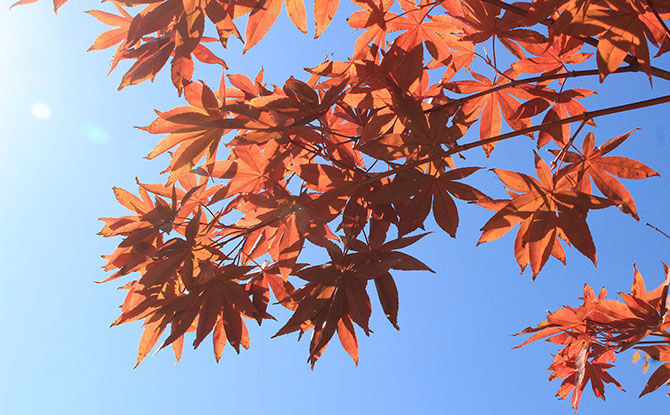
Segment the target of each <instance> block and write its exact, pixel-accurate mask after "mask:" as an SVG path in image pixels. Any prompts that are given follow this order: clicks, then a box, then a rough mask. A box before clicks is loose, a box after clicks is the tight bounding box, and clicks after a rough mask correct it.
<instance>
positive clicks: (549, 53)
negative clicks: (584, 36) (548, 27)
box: [512, 34, 593, 74]
mask: <svg viewBox="0 0 670 415" xmlns="http://www.w3.org/2000/svg"><path fill="white" fill-rule="evenodd" d="M583 44H584V43H583V42H582V41H581V40H579V39H578V38H575V37H572V36H567V35H565V34H558V35H555V36H552V37H551V38H550V41H549V45H548V47H547V46H546V45H544V44H540V43H529V44H527V45H524V46H525V48H526V50H528V51H529V52H531V53H532V54H533V55H535V56H534V57H532V58H525V59H521V60H518V61H516V62H514V63H513V64H512V69H514V70H515V71H518V72H523V73H544V74H551V73H562V72H565V71H566V68H567V67H566V65H576V64H580V63H582V62H584V61H586V60H587V59H588V58H589V57H590V56H591V55H593V54H592V53H582V52H579V51H580V50H581V48H582V46H583Z"/></svg>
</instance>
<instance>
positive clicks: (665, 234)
mask: <svg viewBox="0 0 670 415" xmlns="http://www.w3.org/2000/svg"><path fill="white" fill-rule="evenodd" d="M645 225H647V226H649V227H650V228H651V229H653V230H655V231H656V232H658V233H660V234H661V235H663V236H665V237H666V238H668V239H670V235H668V234H667V233H665V232H663V231H662V230H660V229H658V228H657V227H656V226H654V225H652V224H651V223H649V222H647V223H645Z"/></svg>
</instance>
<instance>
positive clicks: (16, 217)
mask: <svg viewBox="0 0 670 415" xmlns="http://www.w3.org/2000/svg"><path fill="white" fill-rule="evenodd" d="M6 5H7V6H8V5H9V2H7V3H6ZM103 6H105V5H103ZM84 7H86V6H84V5H83V2H81V1H79V2H77V1H72V2H71V3H68V4H66V5H65V6H64V7H63V8H62V9H61V11H60V12H59V15H58V16H54V15H53V12H52V9H51V5H50V3H49V2H40V3H38V4H36V5H32V6H25V7H19V8H15V9H13V10H11V11H8V10H7V7H5V6H0V39H1V41H0V127H1V130H0V178H1V180H0V198H1V201H2V202H1V203H0V289H1V292H2V294H0V328H1V331H2V334H1V338H2V341H0V413H1V414H10V415H11V414H42V413H49V414H88V413H95V414H118V413H129V414H135V413H164V414H173V413H174V414H179V413H205V412H206V411H207V412H208V413H241V414H261V413H269V412H272V413H275V414H302V413H312V412H319V413H322V414H339V413H343V412H344V413H353V414H356V413H366V414H378V413H379V414H407V413H419V412H420V411H425V412H427V413H444V414H447V413H449V414H451V413H453V414H462V413H465V414H488V413H504V414H534V413H538V411H539V413H543V414H569V413H572V410H571V409H570V403H569V401H557V400H556V399H555V398H554V397H553V396H554V394H555V393H556V390H557V388H558V385H559V382H558V381H554V382H552V383H550V382H548V381H547V377H548V375H549V372H547V371H546V368H547V367H548V366H549V364H550V363H551V359H552V358H551V356H550V353H555V352H556V351H558V349H557V348H556V347H554V346H553V345H551V344H547V343H544V342H538V343H536V344H532V345H530V346H527V347H525V348H523V349H520V350H513V349H512V347H513V346H515V345H517V344H519V343H521V341H522V339H520V338H518V337H511V336H510V334H512V333H515V332H517V331H520V330H521V329H523V328H524V327H526V326H529V325H535V324H537V323H538V322H539V321H541V320H542V319H544V317H545V316H546V310H547V309H549V310H554V309H556V308H559V307H560V306H562V305H564V304H570V305H577V304H578V303H579V300H578V297H580V296H581V292H582V287H583V284H584V283H585V282H588V283H589V284H590V285H592V286H593V287H595V288H596V289H598V288H600V287H601V286H602V285H606V286H607V288H608V291H609V292H610V293H611V295H615V293H616V292H619V291H628V290H629V289H630V283H631V281H632V275H633V273H632V267H633V263H634V262H635V261H637V264H638V268H639V269H640V270H641V272H642V273H643V275H644V276H645V278H646V280H647V284H648V286H652V285H653V286H656V285H657V284H659V283H660V282H661V281H662V267H661V261H662V260H665V261H666V262H669V261H670V254H669V251H668V249H669V248H670V241H668V240H666V239H664V238H663V237H661V236H660V235H658V234H657V233H655V232H653V231H652V230H651V229H650V228H648V227H645V226H644V225H643V223H644V222H645V221H649V222H651V223H653V224H654V225H656V226H658V227H659V228H661V229H664V230H666V231H669V230H670V218H669V216H668V205H669V203H670V185H669V183H670V181H668V180H669V179H670V164H669V163H668V160H669V156H670V154H669V153H670V126H668V125H667V119H668V116H669V115H670V106H668V105H666V106H661V107H656V108H652V109H644V110H639V111H636V112H633V113H627V114H620V115H618V116H613V117H612V116H610V117H608V118H601V119H599V120H597V122H598V124H599V128H598V130H597V131H596V138H597V139H598V140H599V141H598V142H602V141H603V140H605V139H607V138H610V137H612V136H615V135H618V134H620V133H623V132H626V131H628V130H630V129H632V128H635V127H641V128H642V130H641V131H639V132H636V133H635V134H634V135H633V136H632V137H631V138H630V139H629V140H628V141H627V142H626V143H625V144H624V145H622V146H621V147H620V148H619V149H618V150H617V152H616V153H615V154H616V155H624V156H628V157H632V158H635V159H638V160H640V161H642V162H644V163H646V164H648V165H649V166H651V167H652V168H654V169H656V170H657V171H658V172H659V173H660V174H661V176H662V177H661V178H652V179H648V180H646V181H643V182H632V181H628V182H626V185H627V187H628V189H629V190H630V191H631V194H632V195H633V197H634V199H635V201H636V203H637V206H638V211H639V213H640V217H641V220H642V222H641V223H637V222H635V221H634V220H633V219H632V218H630V217H628V216H626V215H623V214H621V213H620V212H618V211H617V210H615V209H608V210H605V211H596V212H592V213H591V214H590V215H589V217H590V222H589V223H590V225H591V229H592V233H593V234H594V239H595V243H596V247H597V249H598V262H599V265H598V268H597V269H595V268H594V267H593V265H592V264H591V263H590V262H589V261H588V260H587V259H586V258H584V257H583V256H581V255H580V254H579V253H578V252H577V251H576V250H574V249H571V248H568V249H566V252H567V259H568V266H567V267H563V265H561V264H560V263H558V262H557V261H555V260H553V259H551V260H550V261H549V263H548V264H547V266H546V267H545V269H544V270H543V271H542V272H541V273H540V275H539V277H538V279H537V280H536V281H535V282H531V281H530V276H529V272H528V270H527V271H526V273H525V274H524V275H521V276H520V275H519V270H518V266H517V265H516V262H515V260H514V257H513V248H512V245H513V237H514V234H515V232H512V233H511V234H510V235H508V236H507V237H505V238H502V239H501V240H499V241H495V242H492V243H488V244H484V245H482V246H479V247H475V243H476V241H477V239H478V237H479V231H478V229H479V228H480V227H481V226H482V225H483V224H484V223H485V222H486V220H487V219H488V217H489V216H490V212H489V211H486V210H484V209H481V208H478V207H473V206H466V205H464V204H461V205H459V208H460V212H461V225H460V228H459V232H458V238H457V239H451V238H449V237H448V236H446V235H445V234H443V233H435V234H434V235H431V236H430V237H429V238H426V239H425V240H424V242H423V243H422V244H420V245H419V246H417V247H416V248H415V249H414V251H409V252H410V253H412V252H413V253H414V255H416V256H418V257H419V258H421V259H422V260H424V261H425V262H426V263H427V264H428V265H429V266H431V267H432V268H433V269H435V270H436V274H435V275H433V274H429V273H419V272H414V273H409V272H408V273H398V274H397V278H396V280H397V282H398V285H399V290H400V314H399V325H400V327H401V330H400V331H399V332H396V331H395V330H394V329H393V327H391V325H390V324H388V322H387V321H386V319H385V317H384V316H383V314H382V313H381V310H380V307H379V304H378V303H377V302H376V296H375V295H374V294H373V295H371V297H372V301H373V310H374V311H373V317H372V320H371V323H370V327H371V328H372V329H373V330H374V332H375V333H374V334H372V335H371V336H370V337H369V338H366V337H365V336H363V334H362V333H360V332H359V342H360V364H359V366H358V367H355V366H354V364H353V362H352V361H351V359H350V358H349V357H348V356H347V355H346V353H345V352H344V351H343V350H342V348H341V347H340V345H339V344H338V343H337V340H336V339H335V340H334V341H333V342H331V344H330V346H329V347H328V350H327V351H326V352H325V354H324V356H323V357H322V358H321V359H320V360H319V361H318V362H317V364H316V367H315V370H313V371H312V370H310V368H309V365H308V364H307V363H306V359H307V349H308V342H307V341H306V340H307V339H303V341H301V342H296V336H293V335H290V336H283V337H281V338H277V339H270V336H271V335H272V334H274V333H275V332H276V331H277V329H278V328H279V327H280V324H282V323H281V322H271V321H268V322H266V323H264V325H263V327H257V326H255V325H254V324H252V322H251V321H250V322H249V328H250V334H251V348H250V350H245V351H242V353H241V354H240V355H239V356H238V355H236V354H235V352H234V350H233V349H232V347H227V348H226V350H225V352H224V356H223V358H222V359H221V363H219V364H217V363H216V362H215V360H214V357H213V353H212V351H211V342H209V341H205V342H203V344H202V345H201V347H200V348H199V349H198V350H196V351H193V350H191V349H190V348H188V347H185V352H184V355H183V358H182V360H181V361H180V362H179V363H177V364H176V365H175V364H174V356H173V355H172V353H171V352H170V351H169V350H164V351H162V352H160V353H158V354H157V355H155V356H153V357H151V356H150V357H148V358H147V359H145V360H144V361H143V362H142V363H141V365H140V366H139V367H138V368H137V369H134V370H133V369H132V368H133V366H134V364H135V355H136V352H137V342H138V341H139V336H140V333H141V325H140V324H139V323H134V324H129V325H124V326H121V327H115V328H111V329H110V328H109V325H110V323H111V322H112V321H113V320H114V319H115V318H116V317H117V315H118V313H119V308H118V306H119V305H120V304H121V302H122V301H123V297H124V291H119V290H117V289H116V287H117V286H119V285H121V284H122V283H124V282H125V281H122V282H119V283H117V282H112V283H108V284H103V285H99V284H95V283H94V281H100V280H103V279H104V278H105V274H104V272H103V270H102V268H101V266H102V265H103V263H104V261H103V259H102V258H100V255H102V254H106V253H110V252H111V251H112V250H113V248H114V247H115V246H116V244H117V243H118V242H119V241H118V240H106V239H104V238H102V237H100V236H97V235H96V233H97V232H98V231H99V230H100V228H101V225H102V223H101V222H99V221H98V220H97V219H98V218H99V217H101V216H120V215H123V214H126V213H125V210H124V208H123V207H121V206H120V205H118V204H117V203H116V201H115V199H114V195H113V192H112V189H111V188H112V186H119V187H124V188H126V189H128V190H131V191H135V190H136V187H135V177H139V178H140V180H142V181H143V182H150V183H151V182H157V181H162V180H165V178H160V177H159V176H158V172H159V171H160V170H162V169H163V168H164V166H165V165H166V159H160V158H159V159H158V160H153V161H148V160H146V159H144V158H143V157H144V156H146V155H147V154H148V153H149V151H150V150H151V148H152V147H153V146H154V144H155V143H156V140H157V137H154V136H151V135H149V134H147V133H145V132H143V131H140V130H137V129H134V128H133V126H136V125H147V124H149V123H150V122H151V121H152V119H153V115H154V113H153V111H152V110H153V109H154V108H155V109H159V110H167V109H170V108H172V107H174V106H177V105H181V103H182V101H180V100H179V99H178V98H177V97H176V94H175V92H174V89H173V88H172V87H171V84H170V79H169V73H167V72H164V73H161V74H160V75H159V76H158V77H157V79H156V82H155V83H154V84H150V83H144V84H142V85H139V86H133V87H129V88H126V89H124V90H123V91H121V92H117V91H116V89H117V86H118V83H119V81H120V78H121V75H122V73H123V72H122V71H123V70H125V69H126V68H127V67H128V66H127V65H124V64H122V65H120V66H121V68H119V69H120V71H117V72H115V73H113V74H111V75H110V76H106V71H107V68H108V62H109V60H110V58H111V52H110V51H105V52H91V53H85V51H86V49H88V47H89V46H90V45H91V44H92V43H93V40H94V39H95V37H96V36H97V35H98V34H99V33H101V32H102V31H103V30H105V28H106V27H105V26H104V25H102V24H101V23H98V22H97V21H96V20H95V19H93V18H92V17H91V16H88V15H86V14H84V13H82V12H81V10H83V8H84ZM342 7H343V8H342V9H341V10H339V11H338V13H337V15H336V17H335V20H334V24H333V25H332V26H331V27H329V28H328V29H327V30H326V32H325V33H324V35H323V36H322V37H321V38H320V39H318V40H317V41H314V40H313V39H312V38H313V26H311V27H310V30H311V32H310V34H308V35H302V34H300V33H299V32H298V31H297V29H295V28H294V27H293V26H292V25H291V24H290V22H288V18H287V17H286V15H285V12H282V16H280V21H279V23H278V24H277V25H276V26H275V27H274V28H273V29H272V30H271V31H270V33H269V35H268V37H267V38H266V39H264V40H263V41H262V42H261V43H260V44H259V45H257V46H256V47H254V48H253V49H252V50H251V51H249V52H248V53H247V54H246V55H245V56H243V57H242V56H241V45H240V42H238V41H236V40H235V39H231V41H230V45H231V49H230V52H228V53H226V54H225V55H224V56H223V57H224V59H225V60H226V61H227V63H228V65H229V66H230V68H231V71H230V72H231V73H238V72H240V73H245V74H248V75H254V74H255V73H256V72H257V71H258V70H259V69H260V67H261V66H263V67H264V68H265V75H266V80H267V81H268V83H275V84H279V85H281V84H283V82H284V80H285V79H286V78H287V77H288V76H290V75H296V76H297V77H299V78H300V77H301V78H302V79H306V77H305V76H304V75H303V73H302V72H301V70H302V68H303V67H306V66H316V65H317V64H319V63H320V62H321V61H322V60H323V59H324V57H325V56H327V55H331V54H333V57H334V58H335V59H346V58H347V56H349V54H350V51H351V44H352V42H353V39H354V38H355V34H354V31H353V29H351V28H349V27H348V26H347V25H346V22H345V20H344V19H345V18H346V17H348V15H349V12H347V10H351V6H349V5H347V4H345V3H344V2H343V5H342ZM308 20H309V19H308ZM665 67H666V68H667V67H668V61H667V60H666V61H665ZM198 74H203V75H201V76H205V77H206V76H211V77H212V79H215V73H214V72H207V71H205V72H202V71H201V72H198ZM605 82H606V84H605V87H606V88H609V89H610V92H609V93H607V94H601V95H600V96H596V97H593V98H590V99H589V101H588V102H590V103H591V108H602V107H606V106H610V105H614V104H619V103H621V104H622V103H626V102H630V101H636V100H641V99H646V98H650V97H654V96H660V95H662V94H666V93H667V91H668V87H667V84H662V83H660V82H658V83H657V84H656V85H655V86H656V88H655V90H654V91H650V90H649V83H648V81H647V80H646V78H645V76H644V75H626V76H618V77H617V76H616V75H615V76H611V77H609V78H607V80H606V81H605ZM574 86H577V85H576V83H575V84H574ZM520 140H526V141H524V142H523V143H517V144H514V143H503V144H500V145H499V147H498V148H497V149H496V151H495V152H494V155H493V157H492V159H491V163H492V164H493V165H495V166H497V167H502V168H513V167H516V168H518V169H529V168H531V167H532V164H531V163H532V156H531V149H532V146H533V145H534V144H533V143H532V142H530V141H529V140H527V139H523V138H522V139H520ZM468 157H469V161H471V162H472V163H473V164H476V163H478V162H479V163H482V162H483V160H482V158H481V155H479V154H475V153H472V154H471V155H468ZM470 183H473V184H474V185H477V186H479V187H480V188H481V189H482V190H484V191H485V192H487V193H489V194H493V195H498V196H502V195H503V193H502V188H501V187H500V185H499V182H498V180H497V179H496V178H495V176H494V175H493V173H490V172H485V171H482V172H479V173H477V175H476V176H475V177H474V179H473V181H471V182H470ZM430 226H433V225H432V224H431V225H430ZM271 312H273V313H275V315H277V316H278V317H280V321H281V317H283V318H284V319H285V318H286V314H285V313H282V312H281V311H280V310H276V309H275V310H273V311H271ZM284 321H285V320H284ZM186 343H187V344H188V340H187V342H186ZM617 366H618V367H617V368H616V369H615V370H613V372H612V373H613V374H614V376H615V377H616V378H617V379H618V380H619V381H620V382H621V383H622V384H623V386H624V387H625V388H626V389H627V390H628V391H629V392H628V393H622V392H620V391H618V390H617V389H616V388H614V387H607V388H606V394H607V402H602V401H600V400H598V399H596V398H594V397H593V396H592V394H591V393H590V392H588V391H587V392H588V393H585V395H584V397H583V398H582V402H581V405H580V413H583V414H593V413H604V412H605V411H607V412H608V413H610V414H630V413H633V411H635V412H636V413H644V412H651V411H654V412H657V411H658V410H660V409H662V408H667V407H668V403H669V402H670V401H669V400H668V399H669V398H667V397H666V396H665V392H666V391H667V388H666V391H663V390H661V391H658V392H655V393H652V394H651V395H648V396H646V397H644V398H642V399H638V398H637V395H638V394H639V392H640V391H641V390H642V388H643V386H644V383H645V382H646V379H647V378H648V375H649V373H647V374H645V375H643V374H640V373H639V371H640V366H639V365H637V366H636V365H632V364H631V363H630V354H624V355H621V356H620V360H619V361H618V362H617Z"/></svg>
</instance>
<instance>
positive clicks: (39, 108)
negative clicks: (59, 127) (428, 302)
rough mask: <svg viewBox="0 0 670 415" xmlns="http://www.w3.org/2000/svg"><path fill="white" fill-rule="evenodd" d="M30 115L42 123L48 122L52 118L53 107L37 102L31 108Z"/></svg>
mask: <svg viewBox="0 0 670 415" xmlns="http://www.w3.org/2000/svg"><path fill="white" fill-rule="evenodd" d="M30 113H31V114H32V115H33V117H35V118H36V119H38V120H40V121H46V120H48V119H49V118H51V107H49V105H48V104H45V103H44V102H36V103H34V104H33V105H31V106H30Z"/></svg>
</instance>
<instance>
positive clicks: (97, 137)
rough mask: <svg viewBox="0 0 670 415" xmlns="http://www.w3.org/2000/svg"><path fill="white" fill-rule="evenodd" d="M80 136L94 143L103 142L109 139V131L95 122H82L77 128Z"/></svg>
mask: <svg viewBox="0 0 670 415" xmlns="http://www.w3.org/2000/svg"><path fill="white" fill-rule="evenodd" d="M79 133H80V134H81V136H82V137H84V138H85V139H87V140H89V141H93V142H94V143H98V144H104V143H106V142H107V141H109V133H108V132H107V131H106V130H104V129H102V128H100V127H98V126H97V125H95V124H84V125H82V126H81V128H80V129H79Z"/></svg>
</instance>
